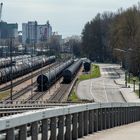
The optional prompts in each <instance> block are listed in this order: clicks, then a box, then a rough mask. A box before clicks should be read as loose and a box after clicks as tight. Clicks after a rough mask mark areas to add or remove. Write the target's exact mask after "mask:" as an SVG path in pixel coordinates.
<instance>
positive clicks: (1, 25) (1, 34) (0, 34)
mask: <svg viewBox="0 0 140 140" xmlns="http://www.w3.org/2000/svg"><path fill="white" fill-rule="evenodd" d="M10 37H14V38H17V37H18V24H17V23H7V22H0V39H2V40H4V39H8V38H10Z"/></svg>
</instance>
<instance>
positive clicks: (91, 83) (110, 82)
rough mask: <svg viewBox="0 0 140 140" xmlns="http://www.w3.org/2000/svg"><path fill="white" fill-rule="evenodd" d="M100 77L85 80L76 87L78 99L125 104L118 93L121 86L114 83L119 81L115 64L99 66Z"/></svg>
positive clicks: (117, 68) (117, 66) (117, 67)
mask: <svg viewBox="0 0 140 140" xmlns="http://www.w3.org/2000/svg"><path fill="white" fill-rule="evenodd" d="M99 66H100V71H101V77H100V78H95V79H91V80H85V81H82V82H80V83H79V85H78V87H77V96H78V97H79V98H80V99H87V100H94V101H95V102H125V99H124V98H123V96H122V94H121V93H120V88H121V85H118V84H116V83H115V82H114V80H115V79H119V78H120V75H119V74H118V73H117V71H118V70H119V69H120V67H119V65H116V64H99Z"/></svg>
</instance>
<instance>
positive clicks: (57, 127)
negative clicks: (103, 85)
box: [0, 103, 140, 140]
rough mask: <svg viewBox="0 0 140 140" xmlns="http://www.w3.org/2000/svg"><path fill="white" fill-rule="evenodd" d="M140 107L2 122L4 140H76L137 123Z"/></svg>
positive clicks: (49, 112) (65, 111)
mask: <svg viewBox="0 0 140 140" xmlns="http://www.w3.org/2000/svg"><path fill="white" fill-rule="evenodd" d="M139 120H140V103H102V104H99V103H89V104H80V105H70V106H65V107H56V108H50V109H43V110H38V111H31V112H26V113H23V114H18V115H13V116H9V117H3V118H0V140H3V139H6V140H16V139H18V140H30V139H31V140H76V139H78V138H81V137H83V136H87V135H88V134H92V133H94V132H97V131H101V130H106V129H109V128H113V127H116V126H121V125H124V124H129V123H133V122H137V121H139Z"/></svg>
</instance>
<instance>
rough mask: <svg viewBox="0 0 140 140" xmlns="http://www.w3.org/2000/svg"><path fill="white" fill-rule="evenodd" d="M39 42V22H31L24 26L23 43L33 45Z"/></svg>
mask: <svg viewBox="0 0 140 140" xmlns="http://www.w3.org/2000/svg"><path fill="white" fill-rule="evenodd" d="M36 42H37V22H36V21H31V22H28V23H23V24H22V43H23V44H26V43H27V44H31V43H36Z"/></svg>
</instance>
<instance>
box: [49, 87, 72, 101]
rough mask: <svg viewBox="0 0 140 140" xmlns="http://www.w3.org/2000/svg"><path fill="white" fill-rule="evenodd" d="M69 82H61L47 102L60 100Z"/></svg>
mask: <svg viewBox="0 0 140 140" xmlns="http://www.w3.org/2000/svg"><path fill="white" fill-rule="evenodd" d="M70 86H71V84H62V85H61V86H60V88H59V89H58V90H57V91H56V92H55V93H54V94H53V95H52V96H51V97H50V98H49V101H48V102H62V101H63V98H64V96H65V95H66V92H67V91H68V89H69V88H70Z"/></svg>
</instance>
